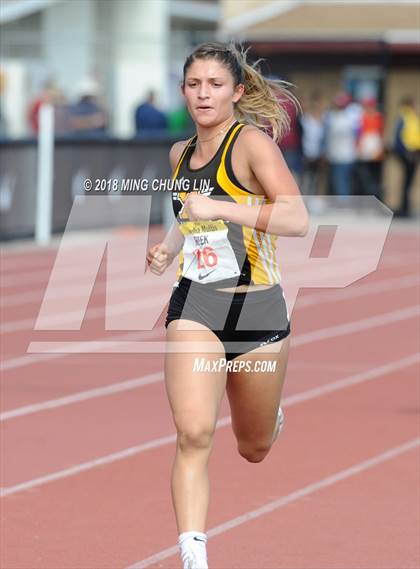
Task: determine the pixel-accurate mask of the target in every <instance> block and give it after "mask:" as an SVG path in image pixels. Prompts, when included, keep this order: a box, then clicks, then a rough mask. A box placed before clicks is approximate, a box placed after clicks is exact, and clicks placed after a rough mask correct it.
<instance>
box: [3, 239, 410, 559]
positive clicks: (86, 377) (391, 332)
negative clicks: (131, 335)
mask: <svg viewBox="0 0 420 569" xmlns="http://www.w3.org/2000/svg"><path fill="white" fill-rule="evenodd" d="M418 253H419V250H418V236H417V235H416V234H415V233H414V232H413V231H412V230H411V231H404V230H401V229H400V230H398V231H395V232H394V231H392V232H391V233H390V235H389V237H388V240H387V242H386V246H385V250H384V252H383V254H382V257H381V263H380V266H379V268H378V270H377V271H376V272H375V273H373V274H371V275H369V276H367V277H365V278H363V279H361V280H359V281H358V282H357V283H355V284H353V285H351V287H347V288H346V289H342V290H340V291H338V290H335V289H329V290H315V289H312V290H305V291H302V292H301V293H300V294H299V299H298V301H297V304H296V306H295V309H294V313H293V317H292V326H293V341H292V350H291V355H290V360H289V367H288V373H287V380H286V385H285V390H284V406H285V412H286V429H285V431H284V433H282V435H281V437H280V439H279V441H278V442H277V443H276V445H275V447H274V448H273V450H272V451H271V453H270V455H269V456H268V458H267V459H266V460H265V461H264V462H263V463H261V464H257V465H256V464H249V463H247V462H245V461H244V460H243V459H241V458H240V457H239V455H238V454H237V452H236V448H235V443H234V438H233V435H232V433H231V430H230V425H229V424H227V425H226V424H225V423H226V422H225V423H223V424H222V425H221V426H220V428H219V430H218V431H217V435H216V441H215V447H214V451H213V454H212V458H211V464H210V471H211V480H212V502H211V508H210V513H209V520H208V528H209V530H210V535H211V536H212V537H211V539H210V541H209V546H208V551H209V561H210V567H211V568H212V569H222V568H242V569H251V568H261V569H268V568H270V569H275V568H276V569H277V568H279V569H280V568H282V569H298V568H299V569H301V568H308V569H324V568H325V569H326V568H335V569H353V568H360V569H362V568H363V569H376V568H378V569H379V568H383V569H385V568H386V569H391V568H392V569H409V568H413V569H417V568H418V567H419V566H420V557H419V550H420V549H419V545H420V544H419V539H418V536H419V533H420V532H419V529H420V524H419V514H418V509H419V508H418V505H419V499H420V497H419V477H420V473H419V461H418V458H419V452H418V437H419V392H418V389H419V388H418V375H419V374H418V359H417V360H416V354H417V353H418V346H419V340H420V337H419V326H418V317H416V313H415V307H416V306H418V304H419V302H418V301H419V288H418V278H419V273H418V268H417V267H416V262H415V258H416V255H418ZM54 258H55V253H54V251H35V252H15V253H13V252H7V253H5V254H4V255H3V257H2V271H3V273H2V274H3V278H2V285H4V286H2V323H3V325H10V326H11V327H12V328H13V327H14V326H17V328H18V329H16V330H15V331H12V328H11V329H10V330H11V331H9V332H7V328H6V332H4V333H3V334H2V336H1V339H2V356H3V363H4V364H5V365H6V367H5V369H4V371H3V372H2V378H1V381H2V382H1V413H2V415H1V418H2V425H1V427H2V435H1V454H2V467H1V486H2V489H3V494H4V495H3V497H2V508H1V546H2V547H1V567H2V569H18V568H19V569H35V568H40V569H64V568H66V569H70V568H71V569H82V568H83V569H88V568H89V569H125V568H127V567H129V566H131V565H133V564H135V566H136V565H138V566H139V567H146V566H150V567H164V568H169V567H173V568H176V567H179V561H178V558H177V554H176V553H175V554H172V555H171V550H169V551H168V552H167V553H166V554H165V550H167V549H168V548H171V547H172V546H173V545H174V544H175V542H176V528H175V522H174V516H173V513H172V508H171V501H170V491H169V473H170V467H171V461H172V457H173V453H174V442H173V441H174V436H173V435H174V431H173V426H172V421H171V417H170V413H169V406H168V403H167V401H166V397H165V393H164V388H163V382H162V376H161V372H162V369H163V366H162V363H163V357H162V355H156V354H155V355H151V354H100V353H97V354H84V355H59V356H58V357H55V358H52V357H48V358H47V359H44V360H42V358H39V357H38V359H37V356H36V355H34V354H26V349H27V347H28V344H29V342H31V341H33V340H46V339H48V340H54V339H59V340H70V339H71V340H76V341H78V340H80V339H93V338H108V337H115V336H116V335H118V334H116V333H113V334H111V333H110V332H105V331H104V326H103V317H96V318H91V319H89V318H87V320H86V322H85V323H84V325H83V328H82V331H81V332H69V333H63V332H37V331H34V330H33V329H32V326H33V324H32V325H31V324H26V325H25V324H24V322H25V321H26V320H28V321H30V322H35V318H36V316H37V314H38V311H39V307H40V304H41V300H42V297H43V293H44V290H45V286H46V283H47V280H48V276H49V270H50V268H51V267H52V264H53V262H54ZM74 263H75V266H77V249H75V257H74ZM31 273H32V277H31V275H30V274H31ZM36 275H38V276H36ZM12 277H13V278H12ZM31 278H32V284H31V282H30V281H31ZM36 278H37V279H38V281H37V283H36V282H33V281H34V279H36ZM103 279H104V274H103V272H102V271H101V272H100V275H99V278H98V282H99V283H100V282H101V280H103ZM391 282H392V283H394V284H393V285H392V286H388V287H387V286H386V283H391ZM7 283H9V284H7ZM68 290H71V283H69V284H68ZM163 291H164V286H163V285H162V287H161V289H157V290H153V291H150V292H149V293H148V294H150V295H152V294H156V293H158V294H159V292H161V293H162V294H163ZM353 293H354V294H353ZM16 295H29V296H26V297H24V296H21V297H19V296H16ZM31 295H32V296H31ZM31 299H32V300H31ZM103 300H104V291H103V289H101V287H100V284H99V285H97V290H95V291H94V294H93V296H92V299H91V302H90V304H89V310H92V309H93V308H95V307H97V306H101V305H102V304H103ZM65 310H66V308H65V300H63V311H65ZM89 310H88V315H89ZM390 313H392V314H393V315H394V316H392V318H391V320H389V318H390V316H389V314H390ZM373 317H380V318H379V319H377V320H372V318H373ZM18 321H22V322H23V324H17V325H16V322H18ZM361 322H362V323H363V322H364V324H363V325H362V329H359V330H358V331H347V332H341V333H340V332H337V333H335V332H334V331H333V332H332V333H329V332H328V329H331V328H332V327H336V326H340V325H342V324H345V323H355V327H357V326H359V327H360V323H361ZM11 323H13V324H11ZM25 326H26V327H25ZM158 328H159V327H158ZM320 330H324V331H325V330H327V332H326V334H327V337H325V338H321V337H320V338H318V339H316V338H315V339H312V340H310V341H309V340H307V339H305V338H307V336H305V335H306V334H307V333H309V332H314V331H320ZM334 330H335V329H334ZM162 332H163V331H162ZM328 334H329V335H328ZM146 335H147V334H146ZM161 337H163V336H161V332H159V331H158V332H156V333H155V336H154V338H155V339H160V338H161ZM25 354H26V355H25ZM47 356H48V354H47ZM410 358H411V359H410ZM386 366H388V367H386ZM142 378H143V379H142ZM145 379H146V380H147V381H145ZM128 380H134V381H133V382H131V383H127V381H128ZM335 382H336V383H335ZM106 386H112V387H111V389H110V392H104V391H103V390H101V389H102V388H105V387H106ZM333 387H334V389H333ZM315 388H319V389H318V391H314V389H315ZM93 389H98V391H96V392H91V390H93ZM72 395H74V396H75V397H74V398H73V399H68V397H69V396H72ZM61 398H64V399H61ZM46 402H49V403H48V404H49V405H51V406H52V408H50V409H47V408H46ZM13 415H16V416H13ZM227 416H228V406H227V404H226V402H225V403H224V405H223V408H222V411H221V418H223V417H227ZM171 435H172V436H171ZM406 443H411V446H410V447H408V446H404V445H406ZM147 445H148V446H147ZM126 449H129V450H126ZM125 450H126V452H125V453H124V452H121V451H125ZM388 451H390V452H388ZM387 453H388V454H387ZM96 459H103V463H102V464H95V463H94V462H93V461H94V460H96ZM46 477H47V478H46ZM19 485H22V486H19ZM264 507H266V508H265V509H264ZM214 534H216V535H214ZM162 552H163V553H162ZM149 558H150V561H149V562H145V561H144V560H147V559H149ZM141 561H143V563H140V564H139V562H141Z"/></svg>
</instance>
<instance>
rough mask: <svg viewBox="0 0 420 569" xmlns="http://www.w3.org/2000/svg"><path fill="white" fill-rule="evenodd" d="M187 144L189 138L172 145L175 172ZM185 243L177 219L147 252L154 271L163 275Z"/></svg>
mask: <svg viewBox="0 0 420 569" xmlns="http://www.w3.org/2000/svg"><path fill="white" fill-rule="evenodd" d="M187 144H188V140H181V141H179V142H176V143H175V144H174V145H173V146H172V148H171V150H170V152H169V161H170V163H171V169H172V172H175V169H176V167H177V164H178V162H179V159H180V158H181V154H182V152H183V150H184V148H185V146H186V145H187ZM183 243H184V236H183V234H182V233H181V231H180V230H179V226H178V222H177V221H176V220H175V221H174V223H173V225H172V227H171V228H170V230H169V231H168V233H167V234H166V236H165V239H164V240H163V241H162V243H158V244H157V245H154V246H153V247H151V248H150V249H149V251H148V253H147V262H148V264H149V266H150V270H151V271H152V273H155V274H157V275H161V274H162V273H163V272H164V271H165V270H166V269H167V268H168V267H169V265H171V263H172V261H173V260H174V259H175V257H176V256H177V255H178V253H179V252H180V251H181V249H182V246H183Z"/></svg>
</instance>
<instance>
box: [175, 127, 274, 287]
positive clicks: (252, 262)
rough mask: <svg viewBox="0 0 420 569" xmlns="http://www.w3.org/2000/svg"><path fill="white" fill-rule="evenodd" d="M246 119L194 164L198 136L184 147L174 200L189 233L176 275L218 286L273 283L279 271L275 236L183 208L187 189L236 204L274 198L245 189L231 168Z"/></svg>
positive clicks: (183, 224)
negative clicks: (191, 215) (190, 214)
mask: <svg viewBox="0 0 420 569" xmlns="http://www.w3.org/2000/svg"><path fill="white" fill-rule="evenodd" d="M244 126H245V125H244V124H241V123H238V122H235V123H234V124H233V125H232V127H231V128H230V129H229V131H228V132H227V133H226V135H225V137H224V139H223V141H222V143H221V145H220V146H219V149H218V150H217V152H216V154H215V155H214V156H213V158H212V159H211V160H210V161H209V162H208V163H207V164H205V165H204V166H202V167H201V168H197V169H191V167H190V159H191V156H192V154H193V152H194V149H195V144H196V140H197V136H194V137H193V138H192V139H191V140H190V141H189V142H188V144H187V145H186V147H185V148H184V150H183V152H182V155H181V157H180V159H179V162H178V164H177V167H176V169H175V172H174V175H173V189H172V203H173V209H174V213H175V216H176V218H177V221H178V223H179V228H180V230H181V232H182V233H183V235H184V237H185V241H184V246H183V250H182V252H181V254H180V263H179V267H178V273H177V279H178V280H180V278H181V277H185V278H187V279H190V280H192V281H195V282H200V283H202V284H210V283H215V284H217V286H219V287H223V286H235V285H242V284H265V285H267V284H275V283H278V282H280V280H281V276H280V272H279V267H278V264H277V261H276V243H275V236H273V235H270V234H268V233H264V232H263V231H258V230H257V229H255V228H250V227H245V226H243V225H238V224H235V223H231V222H228V221H224V220H221V219H217V220H212V221H189V220H188V218H187V217H186V216H185V214H184V213H183V203H184V200H185V197H186V195H187V194H188V192H191V191H198V192H200V193H201V194H203V195H205V196H208V197H211V198H212V199H222V200H226V201H230V202H235V203H238V204H247V205H250V206H251V205H259V204H263V203H270V201H269V200H267V198H265V197H264V196H261V195H259V196H257V195H255V194H253V193H252V192H250V191H249V190H247V189H246V188H244V187H243V186H242V185H241V184H240V182H239V181H238V180H237V179H236V177H235V175H234V173H233V169H232V148H233V145H234V143H235V140H236V139H237V137H238V135H239V133H240V131H241V129H242V128H243V127H244Z"/></svg>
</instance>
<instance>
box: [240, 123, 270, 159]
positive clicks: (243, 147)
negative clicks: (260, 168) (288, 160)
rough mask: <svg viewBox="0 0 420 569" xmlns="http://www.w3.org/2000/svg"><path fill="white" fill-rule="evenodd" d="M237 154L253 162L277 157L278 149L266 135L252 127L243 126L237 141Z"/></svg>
mask: <svg viewBox="0 0 420 569" xmlns="http://www.w3.org/2000/svg"><path fill="white" fill-rule="evenodd" d="M237 145H238V152H239V153H240V154H241V155H243V156H244V157H246V159H247V161H248V160H249V161H250V162H253V161H255V160H261V159H263V158H273V157H276V156H277V157H278V156H279V154H280V149H279V147H278V145H277V144H276V142H274V140H273V139H272V138H271V136H269V135H268V134H267V133H265V132H264V131H262V130H261V129H260V128H258V127H256V126H253V125H245V126H244V127H243V128H242V130H241V132H240V134H239V136H238V140H237Z"/></svg>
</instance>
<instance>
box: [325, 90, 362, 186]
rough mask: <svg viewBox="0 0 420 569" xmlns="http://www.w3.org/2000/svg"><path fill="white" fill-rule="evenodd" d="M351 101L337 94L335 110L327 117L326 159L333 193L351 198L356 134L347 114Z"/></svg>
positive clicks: (352, 120)
mask: <svg viewBox="0 0 420 569" xmlns="http://www.w3.org/2000/svg"><path fill="white" fill-rule="evenodd" d="M350 101H351V99H350V97H349V96H348V95H347V93H344V92H339V93H337V94H336V96H335V97H334V100H333V108H332V109H331V110H330V111H329V112H328V114H327V117H326V130H325V145H326V157H327V160H328V162H329V164H330V172H331V186H332V192H333V194H334V195H337V196H349V195H351V193H352V177H353V167H354V162H355V158H356V132H355V128H354V119H353V117H352V116H351V114H350V113H348V112H346V109H347V106H348V104H349V103H350Z"/></svg>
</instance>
